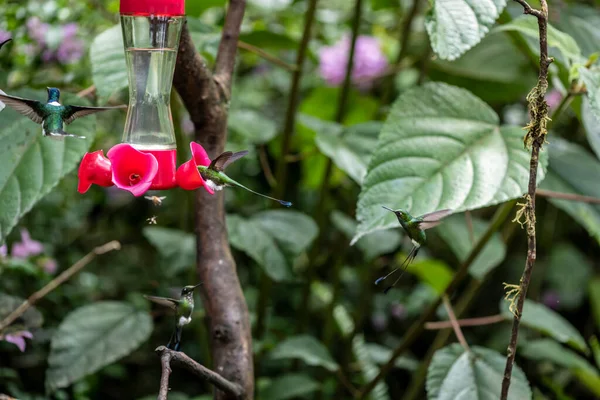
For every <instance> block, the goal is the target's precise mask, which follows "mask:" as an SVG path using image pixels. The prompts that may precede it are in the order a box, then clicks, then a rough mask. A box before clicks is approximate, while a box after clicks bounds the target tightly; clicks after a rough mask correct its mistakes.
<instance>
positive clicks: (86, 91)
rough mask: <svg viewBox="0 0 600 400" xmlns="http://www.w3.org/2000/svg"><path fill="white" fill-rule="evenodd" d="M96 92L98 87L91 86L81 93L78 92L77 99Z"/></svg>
mask: <svg viewBox="0 0 600 400" xmlns="http://www.w3.org/2000/svg"><path fill="white" fill-rule="evenodd" d="M95 91H96V85H92V86H89V87H87V88H85V89H83V90H81V91H79V92H77V95H76V96H77V97H86V96H89V95H90V94H92V93H94V92H95Z"/></svg>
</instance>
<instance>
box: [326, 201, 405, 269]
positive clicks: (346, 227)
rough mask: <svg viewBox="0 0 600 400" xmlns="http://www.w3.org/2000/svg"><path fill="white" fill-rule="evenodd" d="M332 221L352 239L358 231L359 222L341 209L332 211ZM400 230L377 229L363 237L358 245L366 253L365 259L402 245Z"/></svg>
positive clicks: (375, 256) (391, 250) (389, 251)
mask: <svg viewBox="0 0 600 400" xmlns="http://www.w3.org/2000/svg"><path fill="white" fill-rule="evenodd" d="M331 222H333V225H335V227H336V228H337V229H339V230H340V231H342V232H343V233H344V235H346V236H347V237H348V239H352V236H354V233H355V232H356V227H357V223H356V221H355V220H354V219H352V218H350V217H349V216H347V215H346V214H344V213H342V212H341V211H337V210H334V211H333V212H332V213H331ZM400 239H401V236H400V231H399V230H398V229H388V230H386V231H377V232H373V233H370V234H368V235H366V236H364V237H362V238H361V239H360V240H359V241H358V242H357V243H356V247H358V248H359V250H360V251H361V252H362V253H363V254H364V257H365V260H366V261H370V260H373V259H374V258H377V257H379V256H381V255H383V254H388V253H391V252H393V251H394V250H395V249H396V248H398V246H399V245H400Z"/></svg>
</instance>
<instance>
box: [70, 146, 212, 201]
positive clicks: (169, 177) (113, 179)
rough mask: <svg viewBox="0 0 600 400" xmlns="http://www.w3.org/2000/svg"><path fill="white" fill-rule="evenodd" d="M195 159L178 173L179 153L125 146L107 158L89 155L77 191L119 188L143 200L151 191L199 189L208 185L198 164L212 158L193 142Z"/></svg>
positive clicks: (115, 150) (111, 151)
mask: <svg viewBox="0 0 600 400" xmlns="http://www.w3.org/2000/svg"><path fill="white" fill-rule="evenodd" d="M190 149H191V151H192V158H191V159H190V160H189V161H187V162H186V163H184V164H182V165H181V166H180V167H179V169H177V171H176V161H175V160H176V156H177V150H159V151H156V150H138V149H136V148H134V147H133V146H132V145H130V144H127V143H121V144H118V145H116V146H114V147H113V148H111V149H110V150H109V151H108V153H107V154H106V155H107V156H108V158H107V157H104V154H103V152H102V150H97V151H94V152H93V153H86V154H85V155H84V156H83V159H82V160H81V164H80V165H79V173H78V176H79V185H78V187H77V191H78V192H79V193H82V194H83V193H85V192H87V191H88V189H89V188H90V187H91V186H92V184H95V185H98V186H103V187H108V186H112V185H115V186H117V187H118V188H119V189H123V190H127V191H129V192H131V193H132V194H133V195H134V196H136V197H139V196H141V195H143V194H144V193H146V192H147V191H148V190H167V189H172V188H175V187H177V186H179V187H181V188H182V189H184V190H195V189H198V188H199V187H201V186H204V187H205V188H206V190H207V191H208V192H209V193H210V194H213V193H214V192H213V190H212V189H211V188H209V187H207V186H205V185H204V180H203V179H202V176H200V172H199V171H198V168H197V166H198V165H209V164H210V158H208V154H206V151H205V150H204V148H203V147H202V146H200V145H199V144H198V143H195V142H192V143H190Z"/></svg>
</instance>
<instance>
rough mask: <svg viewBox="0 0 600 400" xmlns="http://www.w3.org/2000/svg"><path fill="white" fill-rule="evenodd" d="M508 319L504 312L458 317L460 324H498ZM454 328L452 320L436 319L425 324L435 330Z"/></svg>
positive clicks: (429, 328)
mask: <svg viewBox="0 0 600 400" xmlns="http://www.w3.org/2000/svg"><path fill="white" fill-rule="evenodd" d="M503 321H506V317H505V316H504V315H502V314H496V315H489V316H487V317H478V318H465V319H457V320H456V322H457V324H458V325H459V326H461V327H462V326H483V325H492V324H497V323H498V322H503ZM448 328H452V321H436V322H428V323H426V324H425V329H427V330H430V331H435V330H438V329H448Z"/></svg>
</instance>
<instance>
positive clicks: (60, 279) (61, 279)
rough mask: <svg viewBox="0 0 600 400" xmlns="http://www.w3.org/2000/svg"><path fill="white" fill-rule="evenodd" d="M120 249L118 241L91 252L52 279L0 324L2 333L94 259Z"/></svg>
mask: <svg viewBox="0 0 600 400" xmlns="http://www.w3.org/2000/svg"><path fill="white" fill-rule="evenodd" d="M120 248H121V244H120V243H119V242H117V241H116V240H113V241H111V242H108V243H106V244H103V245H102V246H99V247H96V248H95V249H94V250H92V251H90V252H89V253H88V254H86V255H85V256H84V257H83V258H82V259H81V260H79V261H77V262H76V263H75V264H73V265H71V266H70V267H69V268H67V269H66V270H65V271H64V272H63V273H61V274H60V275H58V276H57V277H56V278H54V279H52V280H51V281H50V282H48V284H47V285H46V286H44V287H43V288H41V289H40V290H38V291H37V292H35V293H33V294H32V295H31V296H29V297H28V298H27V300H25V301H24V302H23V303H21V305H20V306H19V307H17V308H16V309H15V310H14V311H13V312H11V313H10V314H8V315H7V316H6V318H4V319H3V320H2V321H1V322H0V332H1V331H2V330H3V329H5V328H6V327H8V326H9V325H10V324H12V323H13V322H14V321H15V320H16V319H17V318H19V317H20V316H21V315H23V314H24V313H25V311H27V310H28V309H29V308H30V307H33V305H34V304H35V303H37V302H38V301H39V300H40V299H42V298H43V297H45V296H46V295H47V294H48V293H50V292H51V291H53V290H54V289H56V288H57V287H59V286H60V285H62V284H63V283H65V282H66V281H67V280H69V279H70V278H71V277H72V276H73V275H75V274H76V273H78V272H79V271H81V269H82V268H83V267H85V266H86V265H88V264H89V263H90V262H91V261H92V260H93V259H94V258H96V256H98V255H101V254H104V253H108V252H109V251H113V250H119V249H120Z"/></svg>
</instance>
